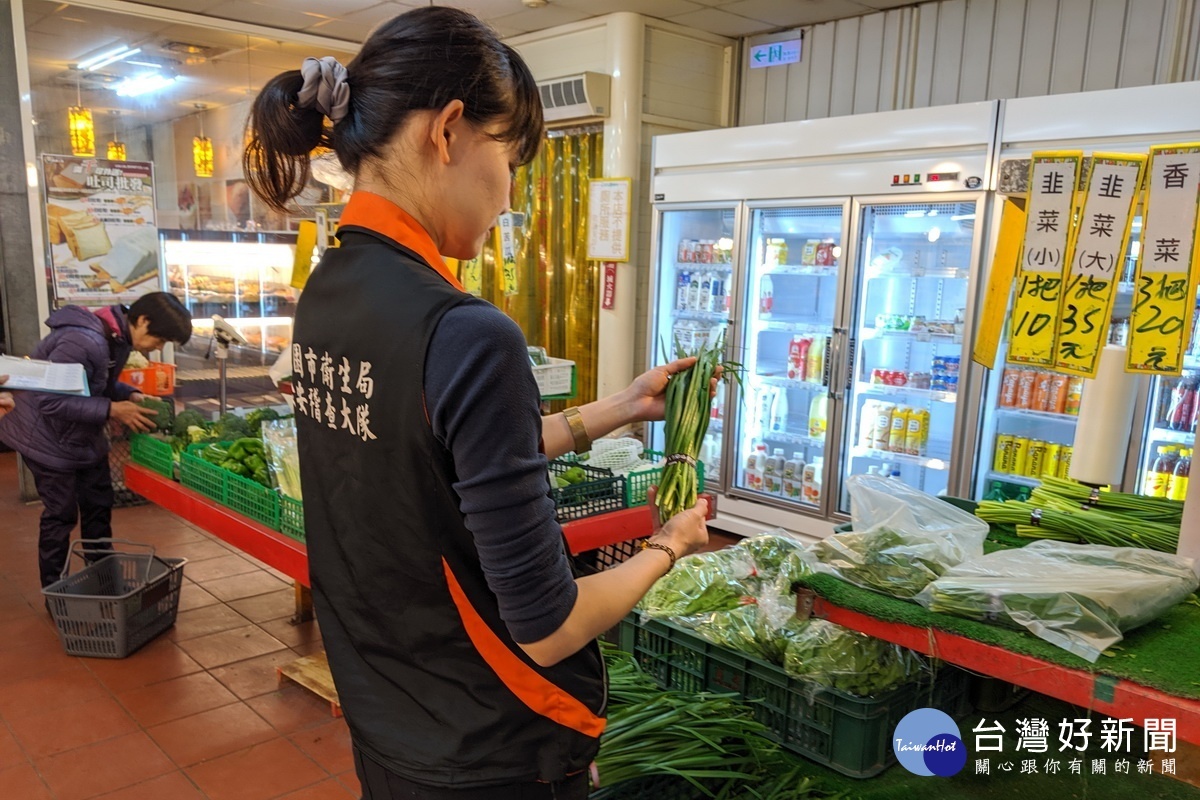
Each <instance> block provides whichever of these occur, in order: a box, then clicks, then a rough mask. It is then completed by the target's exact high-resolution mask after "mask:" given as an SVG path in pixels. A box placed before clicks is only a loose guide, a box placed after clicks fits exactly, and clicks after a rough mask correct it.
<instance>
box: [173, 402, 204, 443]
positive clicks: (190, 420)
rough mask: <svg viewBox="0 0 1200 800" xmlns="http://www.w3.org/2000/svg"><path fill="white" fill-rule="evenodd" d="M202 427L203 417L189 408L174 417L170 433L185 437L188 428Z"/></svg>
mask: <svg viewBox="0 0 1200 800" xmlns="http://www.w3.org/2000/svg"><path fill="white" fill-rule="evenodd" d="M204 425H205V419H204V415H203V414H201V413H200V412H199V411H195V410H193V409H190V408H189V409H187V410H186V411H181V412H180V413H179V414H177V415H176V416H175V424H174V425H172V426H171V433H173V434H175V435H176V436H186V435H187V433H188V428H203V427H204Z"/></svg>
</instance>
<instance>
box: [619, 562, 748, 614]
mask: <svg viewBox="0 0 1200 800" xmlns="http://www.w3.org/2000/svg"><path fill="white" fill-rule="evenodd" d="M758 585H759V581H758V577H757V570H756V568H755V566H754V561H753V560H752V559H751V558H750V555H749V553H747V552H746V551H745V550H739V549H738V548H736V547H731V548H728V549H725V550H718V551H716V552H712V553H697V554H696V555H691V556H686V557H684V558H681V559H679V563H677V564H676V565H675V569H673V570H671V571H670V572H668V573H667V574H666V575H664V576H663V577H662V578H660V579H659V580H658V582H657V583H655V584H654V586H652V587H651V588H650V591H649V592H647V593H646V596H645V597H644V598H642V602H641V605H640V606H639V608H640V610H641V611H642V613H644V614H645V615H646V616H648V617H658V618H662V617H691V616H695V615H697V614H707V613H710V612H713V611H731V610H733V609H735V608H738V607H739V606H741V605H744V604H745V603H746V602H747V598H750V599H752V598H754V597H755V596H756V595H757V594H758Z"/></svg>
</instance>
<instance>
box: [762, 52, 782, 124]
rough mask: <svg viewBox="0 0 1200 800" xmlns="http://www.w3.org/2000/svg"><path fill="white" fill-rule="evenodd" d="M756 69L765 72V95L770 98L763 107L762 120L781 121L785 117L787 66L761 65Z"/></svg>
mask: <svg viewBox="0 0 1200 800" xmlns="http://www.w3.org/2000/svg"><path fill="white" fill-rule="evenodd" d="M758 71H759V72H765V73H767V86H766V91H767V94H766V96H767V97H768V98H770V102H768V103H766V104H765V107H764V108H763V122H783V121H784V120H785V119H787V116H786V113H785V109H786V108H787V87H788V81H789V80H790V76H789V75H788V67H787V66H782V67H763V68H762V69H760V70H758Z"/></svg>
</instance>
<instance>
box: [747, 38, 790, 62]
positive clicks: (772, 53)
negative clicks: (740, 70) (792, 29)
mask: <svg viewBox="0 0 1200 800" xmlns="http://www.w3.org/2000/svg"><path fill="white" fill-rule="evenodd" d="M802 45H803V40H802V39H789V40H787V41H786V42H771V43H770V44H759V45H755V46H753V47H751V48H750V69H756V68H758V67H778V66H780V65H782V64H799V63H800V50H801V46H802Z"/></svg>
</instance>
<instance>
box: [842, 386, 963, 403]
mask: <svg viewBox="0 0 1200 800" xmlns="http://www.w3.org/2000/svg"><path fill="white" fill-rule="evenodd" d="M858 391H859V393H860V394H873V395H885V396H887V397H920V398H924V399H926V400H928V401H929V402H931V403H957V402H958V394H957V393H956V392H942V391H934V390H933V389H916V388H911V387H908V386H888V385H887V384H883V383H865V382H860V383H859V384H858Z"/></svg>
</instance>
